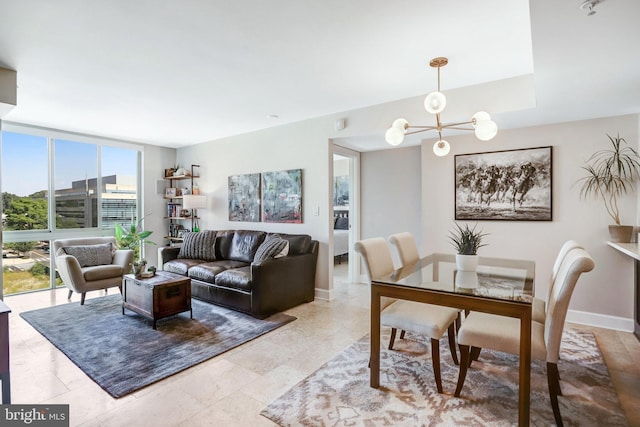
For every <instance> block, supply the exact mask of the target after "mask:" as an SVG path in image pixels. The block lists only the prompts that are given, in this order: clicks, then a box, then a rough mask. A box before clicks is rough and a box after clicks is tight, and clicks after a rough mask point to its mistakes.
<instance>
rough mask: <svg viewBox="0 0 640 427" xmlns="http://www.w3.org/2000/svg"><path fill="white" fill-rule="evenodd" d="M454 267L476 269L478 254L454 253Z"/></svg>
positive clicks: (462, 269) (463, 269) (468, 269)
mask: <svg viewBox="0 0 640 427" xmlns="http://www.w3.org/2000/svg"><path fill="white" fill-rule="evenodd" d="M456 267H458V270H460V271H476V269H477V268H478V255H461V254H456Z"/></svg>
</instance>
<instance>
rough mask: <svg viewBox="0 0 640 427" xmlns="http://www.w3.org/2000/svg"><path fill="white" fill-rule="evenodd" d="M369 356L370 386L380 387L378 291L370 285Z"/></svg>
mask: <svg viewBox="0 0 640 427" xmlns="http://www.w3.org/2000/svg"><path fill="white" fill-rule="evenodd" d="M370 339H371V357H370V359H369V367H370V371H371V372H370V375H371V377H370V383H371V387H373V388H378V387H380V293H379V292H378V290H377V288H376V286H374V285H372V286H371V334H370Z"/></svg>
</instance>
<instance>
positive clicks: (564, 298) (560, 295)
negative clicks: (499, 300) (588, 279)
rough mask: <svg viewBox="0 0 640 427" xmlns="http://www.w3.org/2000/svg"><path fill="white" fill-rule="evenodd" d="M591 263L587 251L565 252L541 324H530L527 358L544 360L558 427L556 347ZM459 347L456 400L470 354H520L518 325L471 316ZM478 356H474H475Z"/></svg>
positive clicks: (513, 321)
mask: <svg viewBox="0 0 640 427" xmlns="http://www.w3.org/2000/svg"><path fill="white" fill-rule="evenodd" d="M594 266H595V263H594V262H593V259H592V258H591V256H589V254H588V253H587V251H585V250H584V249H582V248H574V249H572V250H570V251H568V252H567V254H566V256H565V257H564V259H563V260H562V261H561V262H560V264H559V267H558V272H557V275H556V277H555V280H554V283H552V284H551V285H552V288H553V290H552V292H551V296H550V298H549V303H548V304H547V310H546V315H545V319H544V323H540V322H536V321H533V320H532V322H531V358H532V359H538V360H546V362H547V382H548V386H549V398H550V400H551V407H552V409H553V416H554V418H555V422H556V424H557V425H558V426H562V425H563V424H562V416H561V415H560V408H559V406H558V396H561V395H562V391H561V389H560V377H559V373H558V359H559V357H560V343H561V341H562V332H563V330H564V322H565V319H566V316H567V310H568V308H569V302H570V300H571V295H572V294H573V290H574V288H575V285H576V283H577V282H578V279H579V278H580V275H581V274H582V273H586V272H588V271H591V270H593V268H594ZM458 344H459V346H460V355H461V360H460V371H459V374H458V385H457V387H456V391H455V393H454V395H455V396H456V397H459V396H460V392H461V391H462V387H463V385H464V380H465V377H466V375H467V369H468V367H469V366H470V365H471V360H472V358H471V356H470V351H471V352H473V351H474V350H478V351H479V349H482V348H490V349H493V350H497V351H501V352H505V353H510V354H515V355H518V354H520V321H519V320H518V319H516V318H511V317H504V316H497V315H494V314H487V313H480V312H471V313H470V314H469V316H468V317H467V318H466V319H465V321H464V322H463V323H462V327H461V328H460V330H459V331H458ZM477 354H478V353H477Z"/></svg>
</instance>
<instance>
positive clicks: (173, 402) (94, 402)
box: [5, 263, 640, 427]
mask: <svg viewBox="0 0 640 427" xmlns="http://www.w3.org/2000/svg"><path fill="white" fill-rule="evenodd" d="M336 267H337V268H336V272H337V275H336V280H335V289H336V299H335V300H334V301H331V302H328V301H320V300H316V301H314V302H313V303H310V304H305V305H303V306H299V307H296V308H294V309H292V310H289V311H288V313H289V314H292V315H294V316H296V317H298V320H296V321H295V322H292V323H290V324H288V325H286V326H284V327H282V328H280V329H278V330H276V331H274V332H272V333H270V334H267V335H265V336H262V337H260V338H258V339H256V340H254V341H251V342H249V343H247V344H245V345H243V346H240V347H238V348H236V349H234V350H231V351H229V352H227V353H225V354H223V355H221V356H218V357H216V358H213V359H211V360H209V361H207V362H204V363H201V364H199V365H197V366H195V367H193V368H191V369H188V370H186V371H183V372H181V373H179V374H176V375H174V376H172V377H170V378H168V379H166V380H163V381H160V382H159V383H156V384H153V385H151V386H148V387H146V388H144V389H142V390H140V391H138V392H136V393H133V394H131V395H128V396H125V397H124V398H120V399H113V398H112V397H110V396H109V395H108V394H107V393H106V392H104V391H103V390H102V389H101V388H100V387H98V386H97V385H96V384H95V383H94V382H93V381H92V380H90V379H89V378H88V377H87V376H86V375H85V374H84V373H83V372H82V371H81V370H80V369H78V368H77V367H76V366H75V365H74V364H73V363H72V362H70V361H69V360H68V359H67V358H66V356H64V355H63V354H62V353H60V352H59V351H58V350H57V349H56V348H55V347H53V346H52V345H51V344H50V343H49V342H48V341H47V340H46V339H45V338H44V337H42V336H41V335H40V334H39V333H38V332H36V331H35V330H34V329H33V328H32V327H31V326H29V325H28V324H27V323H26V322H24V321H23V320H22V318H21V317H19V313H20V312H22V311H27V310H32V309H36V308H41V307H47V306H52V305H57V304H66V303H67V300H66V293H67V291H66V290H64V289H60V290H57V291H46V292H38V293H31V294H25V295H17V296H8V297H6V298H5V303H7V304H8V305H9V306H10V307H11V309H12V313H11V316H10V337H11V385H12V397H13V402H14V403H28V404H36V403H65V404H70V412H71V414H70V417H71V425H72V426H87V427H88V426H130V425H136V426H140V427H142V426H153V427H158V426H184V427H187V426H188V427H193V426H209V425H210V426H273V425H274V424H273V423H271V422H270V421H269V420H267V419H266V418H264V417H262V416H260V415H259V414H260V411H261V410H262V409H263V408H264V407H265V406H266V405H267V404H268V403H269V402H271V401H272V400H273V399H275V398H276V397H278V396H279V395H281V394H282V393H284V392H285V391H286V390H288V389H289V388H290V387H292V386H293V385H294V384H296V383H297V382H298V381H300V380H302V379H303V378H305V377H306V376H307V375H309V374H310V373H312V372H314V371H315V370H316V369H318V368H319V367H320V366H321V365H322V364H323V363H325V362H326V361H327V360H329V359H330V358H331V357H333V356H334V355H335V354H336V353H338V352H340V351H341V350H342V349H344V348H345V347H347V346H349V345H350V344H351V343H353V342H354V341H356V340H358V339H359V338H361V337H362V336H363V335H365V334H366V333H367V332H368V325H369V320H368V311H369V309H368V305H369V293H368V287H367V286H366V285H364V284H358V283H347V282H346V280H345V276H346V263H343V264H341V265H336ZM100 296H102V293H98V292H93V295H90V296H88V297H100ZM74 300H77V296H76V297H74ZM572 327H574V326H573V325H572ZM575 327H579V328H581V329H588V330H591V331H593V332H594V333H595V334H596V337H597V340H598V342H599V344H600V346H601V348H602V350H603V353H604V358H605V361H606V363H607V365H608V367H609V370H610V372H611V377H612V380H613V382H614V385H615V387H616V390H617V391H618V394H619V396H620V400H621V402H622V404H623V407H624V410H625V413H626V415H627V418H628V419H629V423H630V425H632V426H640V363H638V362H639V361H640V343H639V342H638V340H637V339H636V338H635V337H634V336H633V335H632V334H629V333H622V332H615V331H609V330H604V329H596V328H585V327H581V326H575ZM105 357H108V355H105Z"/></svg>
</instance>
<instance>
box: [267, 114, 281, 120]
mask: <svg viewBox="0 0 640 427" xmlns="http://www.w3.org/2000/svg"><path fill="white" fill-rule="evenodd" d="M267 117H268V118H270V119H279V118H280V116H279V115H277V114H269V115H268V116H267Z"/></svg>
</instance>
